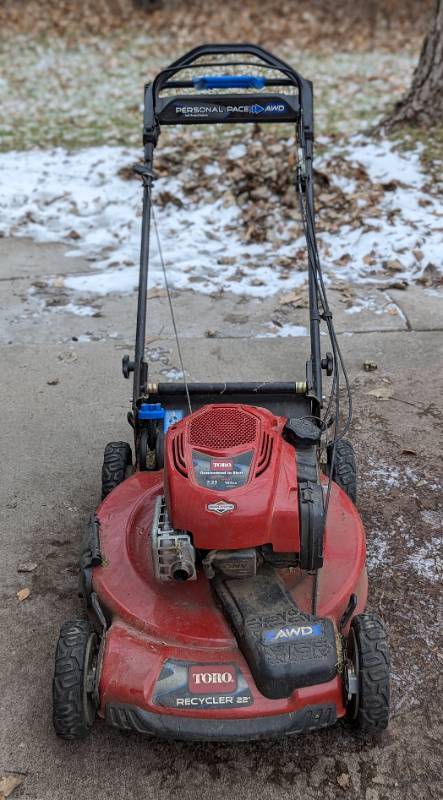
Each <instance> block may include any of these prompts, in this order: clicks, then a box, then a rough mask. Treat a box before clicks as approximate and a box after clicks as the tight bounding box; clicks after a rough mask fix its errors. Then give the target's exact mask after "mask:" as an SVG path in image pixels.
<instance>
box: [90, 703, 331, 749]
mask: <svg viewBox="0 0 443 800" xmlns="http://www.w3.org/2000/svg"><path fill="white" fill-rule="evenodd" d="M105 720H106V722H107V723H108V724H109V725H112V726H113V727H114V728H119V729H120V730H126V731H129V730H134V731H137V732H138V733H146V734H149V735H151V736H159V737H163V738H167V739H181V740H188V741H208V740H211V741H219V742H223V741H233V740H237V741H246V740H251V739H265V738H273V737H277V736H284V735H291V734H301V733H309V732H311V731H316V730H319V729H321V728H327V727H329V726H330V725H334V724H335V722H336V721H337V710H336V706H335V704H334V703H329V704H327V705H316V706H305V708H302V709H300V711H290V712H289V713H288V714H278V715H276V716H263V717H255V718H251V717H248V718H247V719H239V718H236V719H226V720H225V719H214V718H211V719H208V720H206V719H201V718H197V717H189V716H174V715H172V714H155V713H153V712H152V711H145V709H142V708H139V707H138V706H133V705H128V704H124V703H118V704H117V703H113V704H109V705H107V706H106V709H105Z"/></svg>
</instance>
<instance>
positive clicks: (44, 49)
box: [0, 31, 416, 151]
mask: <svg viewBox="0 0 443 800" xmlns="http://www.w3.org/2000/svg"><path fill="white" fill-rule="evenodd" d="M165 50H167V48H165V43H164V42H163V41H156V42H153V41H151V40H150V39H149V37H147V36H145V35H144V36H139V37H135V38H134V37H133V36H132V35H129V33H126V32H125V31H123V32H122V33H121V34H119V36H118V37H109V38H106V39H98V38H94V37H91V38H90V39H87V40H84V41H83V42H82V43H81V44H78V45H75V46H71V47H69V46H68V45H67V43H66V41H64V40H61V39H57V38H51V39H45V40H43V39H41V40H35V39H32V38H29V37H26V36H16V37H11V38H9V39H8V40H3V41H2V47H1V48H0V75H1V76H2V77H1V79H0V108H1V112H0V150H2V151H7V150H24V149H30V148H33V147H41V148H51V147H57V146H63V147H66V148H68V149H74V148H78V147H86V146H92V145H101V144H112V145H128V146H134V145H138V144H140V135H141V103H142V98H143V84H144V83H145V81H146V80H149V79H150V78H152V76H153V75H154V74H155V72H156V71H157V70H158V69H159V68H160V67H161V66H162V65H164V64H165V63H166V61H167V60H170V59H172V58H174V57H175V55H176V53H174V52H170V53H168V56H167V57H165V55H164V53H165ZM288 58H289V59H290V61H291V62H292V63H293V64H294V65H295V66H297V67H298V68H299V69H300V71H301V72H302V73H305V74H306V75H307V77H310V78H311V79H313V80H314V85H315V91H316V128H317V135H320V136H321V135H322V134H323V135H324V134H326V135H328V136H331V135H334V136H340V135H342V134H344V135H347V134H349V133H353V132H355V131H358V130H360V129H361V128H365V127H368V126H369V125H371V124H373V123H374V122H375V121H376V119H377V118H378V117H379V116H380V115H381V114H382V113H383V111H384V109H385V108H386V106H387V105H389V104H390V103H392V102H394V101H395V100H396V99H397V98H398V97H399V96H401V94H402V92H403V91H404V89H405V87H406V86H407V85H408V83H409V80H410V76H411V74H412V70H413V66H414V63H415V59H416V56H415V54H413V53H407V52H401V53H398V54H387V53H377V52H373V53H358V54H355V55H354V54H349V53H335V54H334V55H322V56H319V55H318V54H315V53H312V52H310V53H306V52H304V53H297V52H296V51H292V52H291V53H290V54H289V55H288ZM165 138H167V137H165Z"/></svg>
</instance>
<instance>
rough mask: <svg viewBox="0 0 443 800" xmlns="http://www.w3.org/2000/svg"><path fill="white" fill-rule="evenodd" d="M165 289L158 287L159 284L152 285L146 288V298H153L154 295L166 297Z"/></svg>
mask: <svg viewBox="0 0 443 800" xmlns="http://www.w3.org/2000/svg"><path fill="white" fill-rule="evenodd" d="M166 295H167V291H166V289H160V287H159V286H157V287H156V286H154V287H153V288H152V289H148V294H147V297H148V300H154V299H155V298H156V297H166Z"/></svg>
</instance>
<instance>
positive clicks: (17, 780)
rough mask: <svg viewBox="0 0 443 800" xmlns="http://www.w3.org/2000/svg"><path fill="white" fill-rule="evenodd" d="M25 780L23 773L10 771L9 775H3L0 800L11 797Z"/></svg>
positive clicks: (0, 785) (0, 781)
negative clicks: (17, 773) (16, 773)
mask: <svg viewBox="0 0 443 800" xmlns="http://www.w3.org/2000/svg"><path fill="white" fill-rule="evenodd" d="M23 781H24V778H23V777H22V776H21V775H15V774H14V773H13V772H11V773H9V775H1V776H0V800H3V798H4V797H9V795H10V794H12V792H13V791H14V789H17V786H21V784H22V783H23Z"/></svg>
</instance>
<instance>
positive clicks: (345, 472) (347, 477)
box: [326, 439, 357, 503]
mask: <svg viewBox="0 0 443 800" xmlns="http://www.w3.org/2000/svg"><path fill="white" fill-rule="evenodd" d="M332 451H333V446H332V445H328V447H327V448H326V452H327V459H328V461H327V465H326V474H327V475H331V466H332ZM332 480H333V481H335V483H337V484H338V485H339V486H340V488H341V489H343V491H344V492H346V494H347V495H348V497H349V498H350V499H351V500H352V502H353V503H356V502H357V463H356V460H355V453H354V448H353V446H352V444H351V442H350V441H349V440H348V439H339V440H338V442H337V443H336V445H335V458H334V465H333V466H332Z"/></svg>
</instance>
